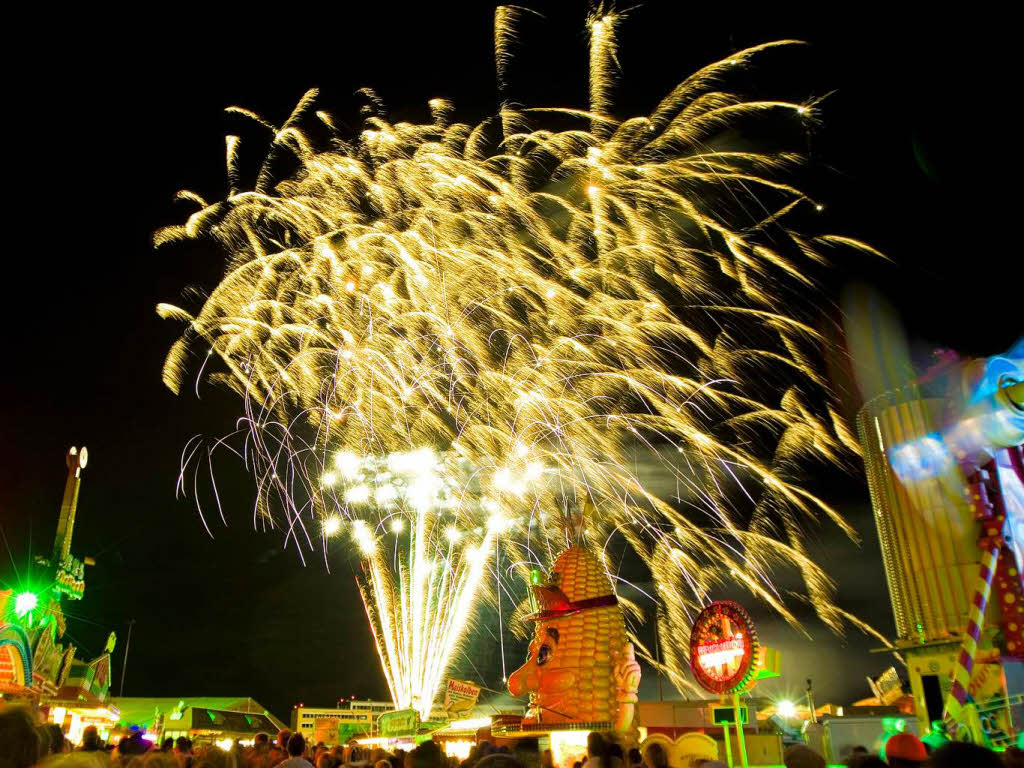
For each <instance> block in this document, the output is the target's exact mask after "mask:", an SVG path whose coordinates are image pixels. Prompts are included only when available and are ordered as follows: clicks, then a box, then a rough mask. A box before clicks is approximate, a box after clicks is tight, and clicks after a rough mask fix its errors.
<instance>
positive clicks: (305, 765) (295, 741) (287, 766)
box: [278, 733, 313, 768]
mask: <svg viewBox="0 0 1024 768" xmlns="http://www.w3.org/2000/svg"><path fill="white" fill-rule="evenodd" d="M278 768H313V764H312V763H311V762H309V760H307V759H306V738H305V737H304V736H303V735H302V734H301V733H293V734H292V735H291V736H289V737H288V759H287V760H285V761H284V762H283V763H278Z"/></svg>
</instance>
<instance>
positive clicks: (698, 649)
mask: <svg viewBox="0 0 1024 768" xmlns="http://www.w3.org/2000/svg"><path fill="white" fill-rule="evenodd" d="M756 660H757V630H756V629H755V628H754V622H753V621H751V619H750V616H749V615H748V614H747V612H746V611H745V610H743V608H742V607H740V605H739V604H738V603H734V602H732V601H731V600H716V601H715V602H713V603H711V605H709V606H708V607H707V608H705V609H704V610H702V611H701V612H700V614H698V616H697V620H696V621H695V622H694V623H693V629H691V630H690V669H691V670H693V676H694V677H695V678H697V682H698V683H700V685H701V686H702V687H703V688H704V689H706V690H708V691H710V692H711V693H731V692H732V691H736V690H738V689H740V688H742V687H743V686H744V685H745V684H746V683H747V681H748V680H749V679H750V676H751V675H752V674H753V673H754V666H755V661H756Z"/></svg>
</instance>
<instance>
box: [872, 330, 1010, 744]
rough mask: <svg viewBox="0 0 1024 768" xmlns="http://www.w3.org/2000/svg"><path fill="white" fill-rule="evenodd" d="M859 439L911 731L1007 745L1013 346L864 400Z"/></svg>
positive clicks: (947, 364) (947, 365)
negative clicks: (906, 683) (911, 710)
mask: <svg viewBox="0 0 1024 768" xmlns="http://www.w3.org/2000/svg"><path fill="white" fill-rule="evenodd" d="M858 432H859V437H860V442H861V445H862V448H863V451H864V461H865V466H866V470H867V477H868V485H869V489H870V492H871V500H872V505H873V507H874V512H875V522H876V525H877V528H878V535H879V542H880V545H881V549H882V559H883V563H884V566H885V571H886V577H887V581H888V586H889V595H890V598H891V601H892V608H893V615H894V618H895V622H896V629H897V640H896V643H895V647H896V648H897V649H898V651H899V653H900V654H901V655H902V656H903V658H904V660H905V662H906V665H907V671H908V673H909V678H910V687H911V691H912V694H913V702H914V707H915V712H916V716H917V719H918V721H919V724H920V726H921V732H922V733H926V732H927V733H929V735H930V736H931V737H933V738H937V739H938V738H943V737H949V738H957V739H961V740H969V741H973V742H976V743H981V744H986V745H989V746H992V747H997V748H998V747H1003V746H1006V745H1008V744H1011V743H1013V741H1014V739H1015V737H1016V735H1017V734H1018V733H1020V732H1021V731H1022V730H1024V581H1022V577H1021V567H1022V566H1024V559H1022V557H1024V340H1022V341H1020V342H1018V344H1017V347H1016V348H1015V349H1014V350H1012V351H1011V352H1010V353H1008V354H1007V355H1005V356H998V357H992V358H988V359H980V360H968V361H959V360H956V359H955V358H953V357H951V356H947V357H946V359H945V360H944V361H943V363H941V364H940V365H939V366H936V367H935V368H933V369H931V370H930V371H928V372H927V373H926V374H925V375H923V376H921V377H919V378H918V379H916V380H914V381H912V382H910V383H907V384H905V385H903V386H900V387H897V388H895V389H891V390H889V391H886V392H884V393H882V394H879V395H877V396H876V397H874V398H872V399H870V400H868V402H867V403H866V404H865V405H864V407H863V409H862V410H861V412H860V414H859V416H858ZM993 596H994V599H990V598H992V597H993ZM926 738H928V737H926Z"/></svg>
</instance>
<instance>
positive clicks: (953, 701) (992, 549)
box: [942, 542, 999, 738]
mask: <svg viewBox="0 0 1024 768" xmlns="http://www.w3.org/2000/svg"><path fill="white" fill-rule="evenodd" d="M998 558H999V547H998V545H997V544H996V543H995V542H993V543H991V544H989V546H988V548H987V549H984V550H982V554H981V565H980V567H979V568H978V578H977V580H976V581H975V583H974V594H973V596H972V599H971V611H970V614H969V615H968V618H967V631H966V632H965V633H964V641H963V643H962V644H961V646H960V655H959V657H957V660H956V666H955V667H954V668H953V685H952V686H951V687H950V689H949V695H948V696H946V705H945V707H944V709H943V712H942V720H943V722H944V723H945V724H946V730H947V733H948V734H949V736H950V737H951V738H953V737H955V735H956V731H957V730H958V728H959V726H960V723H961V722H962V719H961V718H962V713H963V709H964V703H965V702H966V701H967V688H968V686H969V685H970V683H971V671H972V670H973V669H974V656H975V654H977V652H978V641H979V639H980V638H981V628H982V626H983V624H984V622H985V606H987V605H988V598H989V595H990V594H991V592H992V577H993V575H994V574H995V572H996V560H997V559H998Z"/></svg>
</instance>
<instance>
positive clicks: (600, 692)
mask: <svg viewBox="0 0 1024 768" xmlns="http://www.w3.org/2000/svg"><path fill="white" fill-rule="evenodd" d="M533 590H534V596H535V597H536V599H537V604H538V606H539V608H540V610H539V612H538V613H535V614H534V615H532V616H530V617H529V619H528V620H529V621H532V622H534V624H535V629H534V635H533V640H532V641H531V642H530V650H529V657H528V658H527V660H526V663H525V664H524V665H523V666H522V667H520V668H519V669H517V670H516V671H515V672H513V673H512V675H511V677H509V679H508V689H509V692H510V693H511V694H512V695H513V696H523V695H526V694H527V693H528V694H530V710H529V712H528V713H527V716H526V718H525V719H524V720H523V725H524V726H527V725H538V726H546V725H557V724H560V723H570V722H572V723H588V724H592V725H593V727H594V729H595V730H597V729H601V728H611V729H614V730H616V731H619V732H622V733H625V732H627V731H630V730H631V728H632V726H633V720H634V716H635V713H636V702H637V691H638V689H639V687H640V665H639V664H638V663H637V661H636V658H635V656H634V652H633V644H632V643H630V642H629V641H628V639H627V637H626V623H625V620H624V619H623V615H622V610H621V608H619V605H618V599H617V598H616V597H615V591H614V590H613V588H612V585H611V581H610V580H609V578H608V576H607V574H606V573H605V570H604V568H603V567H602V566H601V563H600V562H599V561H598V560H597V558H596V557H594V556H593V555H592V554H591V553H590V552H588V551H586V550H585V549H582V548H580V547H571V548H569V549H567V550H566V551H565V552H563V553H562V554H561V555H559V557H558V560H556V561H555V565H554V569H553V572H552V574H551V578H550V581H549V582H548V583H547V584H542V585H535V586H534V587H533Z"/></svg>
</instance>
